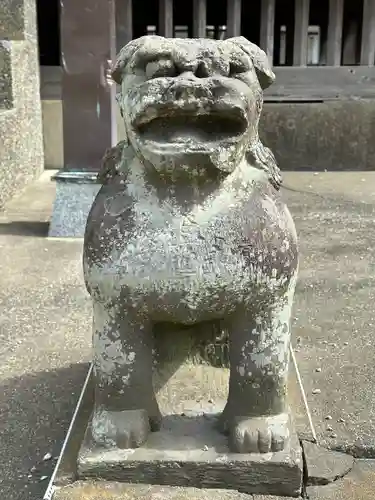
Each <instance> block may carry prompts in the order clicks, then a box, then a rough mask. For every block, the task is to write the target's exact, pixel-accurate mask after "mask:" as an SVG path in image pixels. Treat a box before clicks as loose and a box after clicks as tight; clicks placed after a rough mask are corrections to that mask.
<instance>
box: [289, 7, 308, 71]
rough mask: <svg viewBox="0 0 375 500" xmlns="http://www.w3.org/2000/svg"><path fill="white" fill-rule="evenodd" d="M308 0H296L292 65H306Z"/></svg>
mask: <svg viewBox="0 0 375 500" xmlns="http://www.w3.org/2000/svg"><path fill="white" fill-rule="evenodd" d="M309 13H310V0H298V1H296V3H295V11H294V17H295V19H294V45H293V66H306V65H307V32H308V28H309Z"/></svg>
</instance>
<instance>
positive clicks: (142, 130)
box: [135, 107, 248, 145]
mask: <svg viewBox="0 0 375 500" xmlns="http://www.w3.org/2000/svg"><path fill="white" fill-rule="evenodd" d="M135 125H136V129H137V131H138V134H139V135H140V137H142V139H144V140H146V141H152V142H156V143H164V144H170V145H173V144H176V145H177V144H189V143H191V144H192V143H203V144H207V143H215V142H220V141H223V140H228V139H231V138H232V139H235V138H236V137H241V136H242V135H243V134H244V133H245V132H246V130H247V128H248V122H247V119H246V115H245V113H244V112H243V110H242V109H240V108H237V107H236V108H233V109H227V110H218V111H212V110H210V111H209V112H198V113H192V112H187V111H181V110H176V111H175V110H173V111H171V110H170V111H169V112H168V110H165V112H163V113H161V114H160V113H159V114H158V116H156V117H152V118H150V119H148V117H147V115H146V116H143V117H141V119H140V120H137V121H136V124H135Z"/></svg>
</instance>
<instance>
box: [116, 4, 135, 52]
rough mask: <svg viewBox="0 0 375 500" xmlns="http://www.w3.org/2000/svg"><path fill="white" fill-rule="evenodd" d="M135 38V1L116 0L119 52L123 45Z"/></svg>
mask: <svg viewBox="0 0 375 500" xmlns="http://www.w3.org/2000/svg"><path fill="white" fill-rule="evenodd" d="M132 38H133V1H132V0H116V50H117V52H119V51H120V50H121V49H122V47H124V46H125V45H126V44H127V43H129V42H130V40H132Z"/></svg>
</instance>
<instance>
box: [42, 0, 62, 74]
mask: <svg viewBox="0 0 375 500" xmlns="http://www.w3.org/2000/svg"><path fill="white" fill-rule="evenodd" d="M36 5H37V22H38V41H39V62H40V65H41V66H60V2H59V0H37V2H36Z"/></svg>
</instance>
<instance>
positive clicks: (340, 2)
mask: <svg viewBox="0 0 375 500" xmlns="http://www.w3.org/2000/svg"><path fill="white" fill-rule="evenodd" d="M343 18H344V0H330V2H329V20H328V35H327V37H328V39H327V65H328V66H340V64H341V52H342V27H343Z"/></svg>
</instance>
